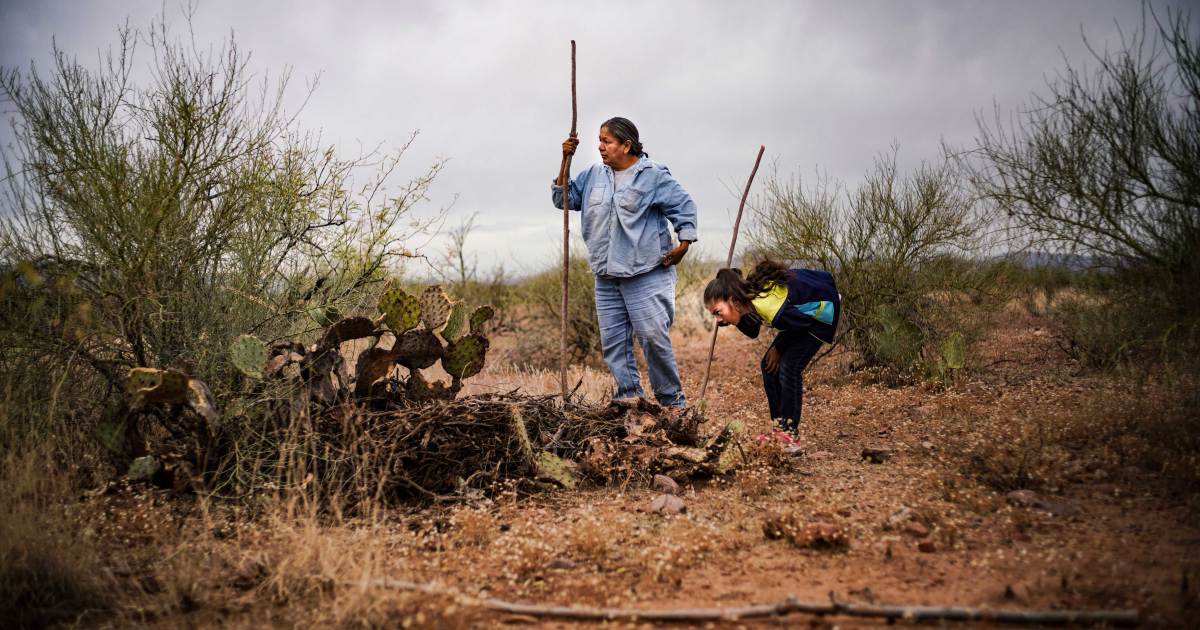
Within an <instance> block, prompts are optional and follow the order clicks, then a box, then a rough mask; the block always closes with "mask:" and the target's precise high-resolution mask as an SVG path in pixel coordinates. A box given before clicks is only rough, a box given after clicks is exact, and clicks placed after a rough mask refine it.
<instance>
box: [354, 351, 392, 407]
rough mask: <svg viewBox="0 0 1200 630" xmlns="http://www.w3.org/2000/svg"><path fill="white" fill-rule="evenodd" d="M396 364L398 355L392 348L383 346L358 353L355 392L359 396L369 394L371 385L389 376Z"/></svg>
mask: <svg viewBox="0 0 1200 630" xmlns="http://www.w3.org/2000/svg"><path fill="white" fill-rule="evenodd" d="M395 364H396V357H395V356H394V355H393V354H392V351H391V350H384V349H383V348H370V349H368V350H364V351H363V353H362V354H360V355H358V365H357V367H356V368H355V370H354V375H355V379H354V393H355V394H356V395H358V396H366V395H367V394H369V393H370V391H371V385H372V384H373V383H374V382H375V381H378V380H379V379H381V378H383V377H385V376H387V374H388V372H390V371H391V369H392V366H393V365H395Z"/></svg>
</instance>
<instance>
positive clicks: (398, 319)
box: [379, 285, 421, 335]
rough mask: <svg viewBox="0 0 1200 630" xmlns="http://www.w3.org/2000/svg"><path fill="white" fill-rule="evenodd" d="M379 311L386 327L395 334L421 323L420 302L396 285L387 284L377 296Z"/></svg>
mask: <svg viewBox="0 0 1200 630" xmlns="http://www.w3.org/2000/svg"><path fill="white" fill-rule="evenodd" d="M379 312H381V313H383V318H384V321H385V322H387V325H388V328H391V329H392V332H394V333H396V334H397V335H399V334H402V333H405V332H408V331H410V330H412V329H413V328H416V327H417V324H419V323H421V303H420V302H419V301H418V300H417V298H415V297H413V296H411V295H409V294H407V293H405V292H404V289H401V288H400V287H399V286H397V285H388V288H387V290H385V291H384V292H383V295H381V296H380V297H379Z"/></svg>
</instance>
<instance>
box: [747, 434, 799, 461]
mask: <svg viewBox="0 0 1200 630" xmlns="http://www.w3.org/2000/svg"><path fill="white" fill-rule="evenodd" d="M754 442H755V443H756V444H766V443H767V442H775V443H777V444H779V446H780V449H781V450H782V451H783V452H784V454H786V455H803V454H804V448H803V447H802V446H801V445H800V441H799V440H797V439H796V438H795V437H793V436H792V434H790V433H788V432H786V431H781V430H779V429H775V430H774V431H771V432H770V433H759V434H758V435H756V436H754Z"/></svg>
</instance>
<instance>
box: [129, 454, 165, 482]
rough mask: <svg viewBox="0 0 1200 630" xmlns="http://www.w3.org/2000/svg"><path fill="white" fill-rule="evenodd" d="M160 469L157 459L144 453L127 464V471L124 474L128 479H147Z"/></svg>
mask: <svg viewBox="0 0 1200 630" xmlns="http://www.w3.org/2000/svg"><path fill="white" fill-rule="evenodd" d="M161 469H162V464H159V463H158V460H157V459H154V458H153V457H151V456H149V455H145V456H143V457H139V458H137V459H135V460H133V463H131V464H130V465H129V472H127V473H126V474H125V476H126V477H128V478H129V480H130V481H148V480H149V479H150V478H151V477H153V476H154V475H155V473H157V472H158V471H159V470H161Z"/></svg>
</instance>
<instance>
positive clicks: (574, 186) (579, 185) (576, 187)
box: [550, 177, 583, 212]
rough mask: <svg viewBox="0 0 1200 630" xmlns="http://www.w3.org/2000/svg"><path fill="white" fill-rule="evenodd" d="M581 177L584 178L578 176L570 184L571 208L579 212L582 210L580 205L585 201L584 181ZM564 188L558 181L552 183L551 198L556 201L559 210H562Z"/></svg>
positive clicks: (555, 204) (555, 205)
mask: <svg viewBox="0 0 1200 630" xmlns="http://www.w3.org/2000/svg"><path fill="white" fill-rule="evenodd" d="M580 179H582V178H580V177H577V178H575V179H572V180H571V182H570V184H569V187H570V189H571V210H572V211H574V212H578V211H579V210H580V208H579V206H580V205H582V203H583V182H581V181H580ZM562 189H563V187H562V186H559V185H558V183H557V182H551V183H550V200H551V201H552V202H553V203H554V207H555V208H558V209H559V210H562V207H563V194H562Z"/></svg>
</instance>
